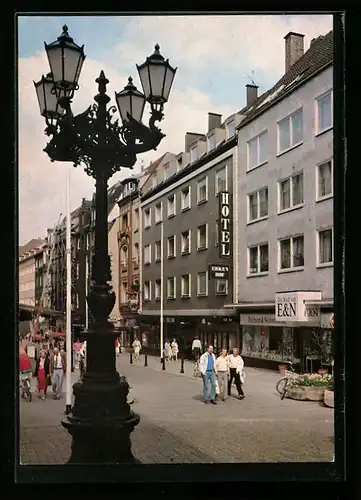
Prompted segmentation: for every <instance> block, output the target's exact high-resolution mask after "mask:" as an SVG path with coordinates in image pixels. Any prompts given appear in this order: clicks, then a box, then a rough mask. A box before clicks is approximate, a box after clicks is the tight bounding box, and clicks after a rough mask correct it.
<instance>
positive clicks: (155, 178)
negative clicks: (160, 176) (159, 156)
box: [152, 173, 158, 188]
mask: <svg viewBox="0 0 361 500" xmlns="http://www.w3.org/2000/svg"><path fill="white" fill-rule="evenodd" d="M157 184H158V182H157V174H156V173H155V174H153V177H152V188H155V187H156V185H157Z"/></svg>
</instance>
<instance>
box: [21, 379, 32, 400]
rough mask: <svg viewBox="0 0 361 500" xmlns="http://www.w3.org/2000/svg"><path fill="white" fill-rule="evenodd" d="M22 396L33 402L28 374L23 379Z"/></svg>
mask: <svg viewBox="0 0 361 500" xmlns="http://www.w3.org/2000/svg"><path fill="white" fill-rule="evenodd" d="M21 397H22V398H23V399H26V400H27V401H28V403H31V401H32V399H33V395H32V393H31V385H30V378H29V377H28V376H26V375H24V376H23V378H22V379H21Z"/></svg>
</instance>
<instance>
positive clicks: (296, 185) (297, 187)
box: [292, 174, 303, 205]
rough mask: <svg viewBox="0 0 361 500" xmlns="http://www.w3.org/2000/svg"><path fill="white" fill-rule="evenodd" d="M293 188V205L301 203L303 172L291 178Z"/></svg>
mask: <svg viewBox="0 0 361 500" xmlns="http://www.w3.org/2000/svg"><path fill="white" fill-rule="evenodd" d="M292 189H293V200H292V201H293V205H300V204H301V203H303V174H299V175H296V176H295V177H293V178H292Z"/></svg>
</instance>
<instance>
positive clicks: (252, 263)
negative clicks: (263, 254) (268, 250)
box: [249, 247, 258, 273]
mask: <svg viewBox="0 0 361 500" xmlns="http://www.w3.org/2000/svg"><path fill="white" fill-rule="evenodd" d="M249 272H250V273H257V272H258V247H253V248H250V249H249Z"/></svg>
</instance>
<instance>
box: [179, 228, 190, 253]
mask: <svg viewBox="0 0 361 500" xmlns="http://www.w3.org/2000/svg"><path fill="white" fill-rule="evenodd" d="M190 251H191V232H190V230H189V229H188V231H184V232H183V233H182V234H181V252H182V255H185V254H188V253H190Z"/></svg>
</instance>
